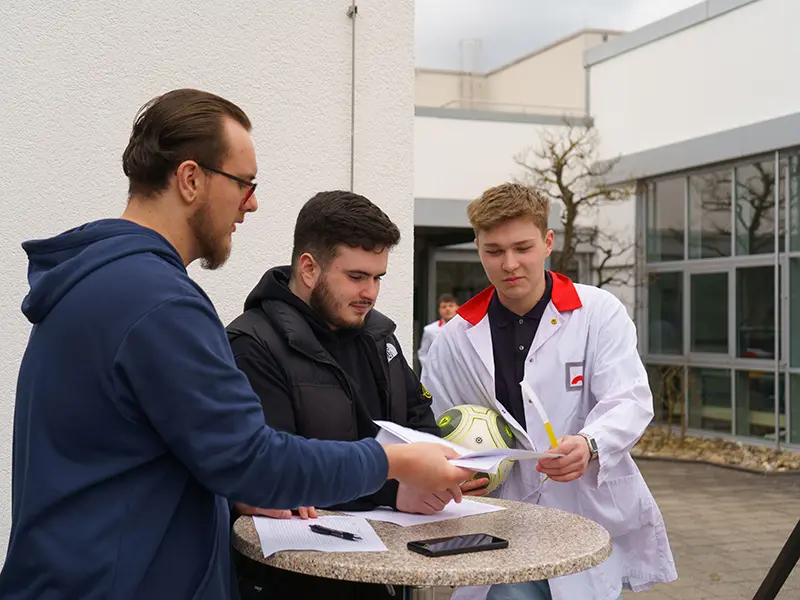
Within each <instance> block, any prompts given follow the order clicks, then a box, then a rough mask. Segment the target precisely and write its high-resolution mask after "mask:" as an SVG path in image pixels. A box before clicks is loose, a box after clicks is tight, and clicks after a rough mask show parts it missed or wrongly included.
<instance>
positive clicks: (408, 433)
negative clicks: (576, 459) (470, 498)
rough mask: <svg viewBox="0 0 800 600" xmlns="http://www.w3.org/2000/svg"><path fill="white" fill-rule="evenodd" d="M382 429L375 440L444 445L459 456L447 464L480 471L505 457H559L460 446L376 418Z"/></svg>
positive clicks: (494, 470)
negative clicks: (475, 449) (471, 448)
mask: <svg viewBox="0 0 800 600" xmlns="http://www.w3.org/2000/svg"><path fill="white" fill-rule="evenodd" d="M375 423H376V425H378V426H379V427H380V428H381V431H380V432H378V435H377V436H376V439H377V440H378V441H379V442H380V443H381V444H384V445H391V444H405V443H414V442H429V443H436V444H441V445H444V446H447V447H448V448H451V449H453V450H455V451H456V452H457V453H458V455H459V456H458V458H450V459H449V460H450V464H452V465H456V466H459V467H463V468H465V469H470V470H472V471H480V472H483V473H497V469H498V468H499V466H500V463H501V462H503V461H504V460H506V459H510V460H530V459H534V458H536V459H538V458H543V457H558V456H561V455H560V454H554V453H552V452H534V451H532V450H516V449H509V448H490V449H487V450H480V451H473V450H470V449H469V448H465V447H463V446H459V445H458V444H454V443H453V442H450V441H448V440H444V439H442V438H439V437H436V436H435V435H433V434H430V433H425V432H424V431H416V430H414V429H409V428H407V427H403V426H402V425H398V424H397V423H392V422H390V421H375Z"/></svg>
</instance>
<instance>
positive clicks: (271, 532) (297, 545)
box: [253, 516, 388, 558]
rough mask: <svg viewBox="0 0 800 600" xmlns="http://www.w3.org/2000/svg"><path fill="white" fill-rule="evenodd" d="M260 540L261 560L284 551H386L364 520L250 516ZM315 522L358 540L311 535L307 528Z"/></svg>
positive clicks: (334, 517)
mask: <svg viewBox="0 0 800 600" xmlns="http://www.w3.org/2000/svg"><path fill="white" fill-rule="evenodd" d="M253 523H254V524H255V526H256V531H257V532H258V539H259V540H260V541H261V550H262V551H263V552H264V558H266V557H267V556H271V555H273V554H275V553H276V552H283V551H284V550H318V551H320V552H385V551H387V550H388V548H386V545H385V544H384V543H383V541H381V538H379V537H378V534H377V533H375V530H374V529H373V528H372V525H370V524H369V523H367V520H366V519H365V518H364V517H340V516H326V517H318V518H316V519H307V520H306V519H301V518H299V517H292V518H291V519H270V518H269V517H253ZM314 523H316V524H317V525H323V526H325V527H328V528H329V529H337V530H339V531H346V532H348V533H354V534H356V535H357V536H359V537H361V538H362V539H361V540H355V541H351V540H343V539H341V538H338V537H333V536H330V535H321V534H319V533H314V532H313V531H311V529H310V525H313V524H314Z"/></svg>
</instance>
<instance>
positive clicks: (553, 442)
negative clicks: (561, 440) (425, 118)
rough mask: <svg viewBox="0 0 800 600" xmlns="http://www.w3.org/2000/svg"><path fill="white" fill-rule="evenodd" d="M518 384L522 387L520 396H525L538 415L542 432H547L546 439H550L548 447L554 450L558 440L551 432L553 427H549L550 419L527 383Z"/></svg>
mask: <svg viewBox="0 0 800 600" xmlns="http://www.w3.org/2000/svg"><path fill="white" fill-rule="evenodd" d="M519 384H520V385H521V386H522V395H523V396H527V397H528V400H530V402H531V403H532V404H533V405H534V406H535V407H536V412H538V413H539V418H540V419H541V420H542V423H544V430H545V431H546V432H547V437H548V438H550V445H551V446H552V447H553V448H555V447H556V446H558V438H556V434H555V432H554V431H553V426H552V425H550V419H548V418H547V413H546V412H544V406H542V403H541V402H540V401H539V398H538V397H537V396H536V394H535V393H534V391H533V389H532V388H531V386H530V384H528V382H527V381H520V382H519Z"/></svg>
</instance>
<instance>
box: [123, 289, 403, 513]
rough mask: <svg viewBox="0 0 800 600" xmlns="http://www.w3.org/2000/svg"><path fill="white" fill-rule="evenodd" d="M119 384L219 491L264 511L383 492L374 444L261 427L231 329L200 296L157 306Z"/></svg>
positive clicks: (126, 353) (135, 338) (130, 341)
mask: <svg viewBox="0 0 800 600" xmlns="http://www.w3.org/2000/svg"><path fill="white" fill-rule="evenodd" d="M114 373H115V383H116V385H118V387H119V391H120V393H121V394H123V396H124V397H125V399H126V400H127V401H129V402H131V403H132V404H133V405H134V406H138V407H139V408H140V409H141V411H142V413H143V414H144V415H145V417H146V418H147V420H148V421H149V422H150V424H151V425H152V427H153V428H154V429H155V430H156V431H157V432H158V434H159V435H160V436H161V438H162V439H163V440H164V442H165V444H166V445H167V447H168V448H169V449H170V450H171V451H172V452H173V453H174V454H175V456H177V457H178V459H179V460H180V461H181V462H182V463H183V464H184V465H186V468H187V469H189V471H191V473H192V474H193V475H194V477H195V478H196V479H197V480H198V481H200V482H201V483H202V484H203V485H204V486H206V487H207V488H208V489H210V490H211V491H213V492H214V493H216V494H219V495H221V496H224V497H227V498H228V499H230V500H232V501H235V502H243V503H245V504H250V505H252V506H258V507H261V508H276V509H287V508H288V509H293V508H296V507H297V506H330V505H334V504H339V503H342V502H347V501H349V500H353V499H355V498H359V497H361V496H365V495H367V494H371V493H373V492H375V491H376V490H378V489H379V488H380V487H381V486H382V485H383V484H384V482H385V481H386V477H387V473H388V461H387V458H386V454H385V452H384V451H383V449H382V448H381V446H380V444H378V443H377V442H376V441H375V440H374V439H367V440H363V441H360V442H334V441H319V440H307V439H304V438H301V437H298V436H294V435H290V434H286V433H281V432H277V431H275V430H273V429H271V428H270V427H268V426H267V425H266V424H265V422H264V415H263V412H262V408H261V402H260V400H259V398H258V396H257V395H256V394H255V392H253V389H252V388H251V387H250V384H249V383H248V381H247V377H246V376H245V375H244V373H242V372H241V371H240V370H239V369H238V368H237V367H236V363H235V362H234V359H233V354H232V352H231V349H230V346H229V343H228V340H227V337H226V334H225V329H224V327H223V325H222V323H221V322H220V320H219V317H218V316H217V314H216V312H215V311H214V308H213V306H211V304H210V303H209V302H208V301H206V300H205V299H204V298H201V297H183V298H178V299H174V300H170V301H168V302H165V303H163V304H161V305H159V306H158V307H157V308H155V309H153V310H152V311H150V312H149V313H147V314H146V315H145V316H144V317H143V318H142V319H140V320H139V321H138V322H137V323H136V324H135V325H134V326H133V327H132V328H131V329H130V331H129V332H128V333H127V335H126V336H125V338H124V340H123V342H122V344H121V345H120V348H119V350H118V353H117V356H116V360H115V365H114Z"/></svg>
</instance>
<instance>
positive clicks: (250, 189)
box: [197, 163, 258, 204]
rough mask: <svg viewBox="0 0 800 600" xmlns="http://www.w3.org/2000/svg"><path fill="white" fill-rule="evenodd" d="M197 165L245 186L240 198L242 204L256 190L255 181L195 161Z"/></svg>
mask: <svg viewBox="0 0 800 600" xmlns="http://www.w3.org/2000/svg"><path fill="white" fill-rule="evenodd" d="M197 166H198V167H200V168H201V169H203V170H204V171H211V172H212V173H216V174H217V175H222V176H223V177H227V178H228V179H230V180H232V181H235V182H236V183H238V184H239V185H242V186H245V187H247V188H248V190H247V193H246V194H245V196H244V198H242V204H244V203H245V202H247V201H248V200H249V199H250V196H252V195H253V194H254V193H255V191H256V186H257V185H258V184H257V183H256V182H255V181H247V179H242V178H241V177H237V176H236V175H231V174H230V173H226V172H225V171H220V170H219V169H214V168H212V167H207V166H205V165H201V164H200V163H197Z"/></svg>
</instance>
